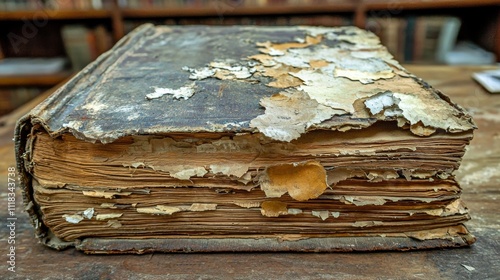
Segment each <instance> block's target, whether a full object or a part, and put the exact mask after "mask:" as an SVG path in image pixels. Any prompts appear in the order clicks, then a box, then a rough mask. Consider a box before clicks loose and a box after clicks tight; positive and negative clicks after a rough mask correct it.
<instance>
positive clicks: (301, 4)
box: [0, 0, 500, 116]
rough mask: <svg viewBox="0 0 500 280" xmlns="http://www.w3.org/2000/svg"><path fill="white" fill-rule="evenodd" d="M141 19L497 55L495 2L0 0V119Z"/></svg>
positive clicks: (499, 29) (444, 57)
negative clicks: (311, 31)
mask: <svg viewBox="0 0 500 280" xmlns="http://www.w3.org/2000/svg"><path fill="white" fill-rule="evenodd" d="M147 22H149V23H155V24H166V25H192V24H205V25H315V26H344V25H355V26H358V27H361V28H366V29H369V30H371V31H373V32H374V33H376V34H377V35H378V36H379V37H380V38H381V40H382V43H383V44H384V45H385V46H387V48H388V49H389V51H390V52H391V53H392V54H393V55H394V56H395V58H396V59H397V60H399V61H401V62H403V63H407V64H409V63H411V64H449V65H463V64H469V65H470V64H477V65H484V64H495V63H496V62H497V61H498V58H500V0H433V1H429V0H417V1H406V0H399V1H398V0H385V1H384V0H352V1H349V0H0V116H1V115H5V114H7V113H9V112H11V111H12V110H14V109H15V108H17V107H18V106H20V105H22V104H23V103H25V102H27V101H29V100H32V99H34V98H35V97H36V96H37V95H39V94H40V93H41V92H44V91H46V90H47V89H49V88H51V87H54V86H55V85H57V84H59V83H61V82H62V81H64V80H65V79H67V78H68V77H70V76H71V75H72V74H73V73H75V72H77V71H78V70H80V69H82V68H83V67H85V65H87V64H88V63H89V62H91V61H93V60H94V59H96V58H97V57H98V56H99V55H100V54H102V53H103V52H105V51H107V50H108V49H110V48H111V47H112V46H113V44H114V43H116V42H117V41H118V40H119V39H120V38H122V37H123V36H124V35H125V34H127V33H128V32H130V31H131V30H133V29H134V28H135V27H137V26H139V25H141V24H143V23H147Z"/></svg>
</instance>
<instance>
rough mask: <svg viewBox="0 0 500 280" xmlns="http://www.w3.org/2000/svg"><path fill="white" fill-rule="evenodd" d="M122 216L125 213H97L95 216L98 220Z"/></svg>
mask: <svg viewBox="0 0 500 280" xmlns="http://www.w3.org/2000/svg"><path fill="white" fill-rule="evenodd" d="M121 216H123V213H108V214H97V215H96V216H95V219H96V220H98V221H103V220H109V219H115V218H120V217H121Z"/></svg>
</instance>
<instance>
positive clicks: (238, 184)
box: [15, 25, 475, 253]
mask: <svg viewBox="0 0 500 280" xmlns="http://www.w3.org/2000/svg"><path fill="white" fill-rule="evenodd" d="M474 128H475V125H474V123H473V121H472V120H471V117H470V116H469V115H468V114H467V113H466V112H465V111H464V110H463V109H462V108H461V107H459V106H458V105H456V104H454V103H453V102H452V101H450V100H449V98H448V97H446V96H445V95H443V94H442V93H441V92H439V91H438V90H436V89H434V88H432V87H431V86H429V85H428V84H426V83H425V82H424V81H422V80H421V79H419V78H417V77H415V76H413V75H412V74H410V73H408V72H407V71H406V70H405V69H404V68H403V67H402V66H401V65H400V64H399V63H398V62H397V61H395V60H394V59H393V58H392V56H391V55H390V54H389V53H388V52H387V50H386V48H385V47H383V46H382V45H381V44H380V41H379V39H378V38H377V37H376V36H375V35H373V34H372V33H369V32H366V31H363V30H360V29H357V28H354V27H341V28H319V27H203V26H191V27H166V26H157V27H154V26H152V25H144V26H141V27H139V28H138V29H136V30H135V31H133V32H132V33H130V34H129V35H127V36H126V37H125V38H124V39H122V40H121V41H120V42H119V43H118V44H117V45H116V46H114V47H113V49H112V50H111V51H109V52H107V53H105V54H104V55H102V56H100V57H99V58H98V59H97V60H96V61H95V62H93V63H91V64H90V65H89V66H87V67H86V68H85V69H84V70H82V72H80V73H79V74H78V75H76V76H75V77H74V78H73V79H72V80H71V81H69V82H68V83H67V84H66V85H64V86H63V87H62V88H60V89H59V90H58V91H57V92H55V93H54V94H53V95H52V96H51V97H50V98H48V99H47V100H46V101H44V102H43V103H41V104H40V105H39V106H38V107H36V108H35V109H34V110H33V111H32V112H30V113H29V114H28V115H26V116H25V117H23V118H22V119H21V120H20V121H19V122H18V126H17V132H16V137H15V140H16V149H17V151H16V152H17V160H18V167H19V169H20V170H21V173H22V184H23V188H24V196H25V202H26V208H27V209H28V212H29V213H30V215H31V218H32V221H33V223H34V225H35V228H36V233H37V236H38V237H39V238H40V239H41V240H42V242H43V243H44V244H46V245H48V246H51V247H53V248H58V249H61V248H65V247H67V246H76V248H78V249H79V250H83V251H85V252H87V253H124V252H127V253H129V252H131V253H144V252H151V251H164V252H170V251H174V252H175V251H280V250H282V251H285V250H292V251H364V250H408V249H423V248H436V247H458V246H467V245H469V244H471V243H472V242H474V237H473V236H472V235H470V234H469V232H468V231H467V229H466V227H465V226H464V225H463V223H464V222H465V221H467V220H468V219H469V215H468V212H467V208H466V207H465V206H464V203H463V202H462V201H461V199H460V193H461V190H460V187H459V186H458V184H457V182H456V181H455V179H454V177H453V174H452V173H453V171H454V170H456V169H457V168H459V165H460V161H461V158H462V156H463V154H464V149H465V147H466V146H467V145H468V143H469V141H470V140H471V139H472V136H473V134H472V132H473V130H474Z"/></svg>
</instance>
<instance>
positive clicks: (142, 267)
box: [0, 66, 500, 279]
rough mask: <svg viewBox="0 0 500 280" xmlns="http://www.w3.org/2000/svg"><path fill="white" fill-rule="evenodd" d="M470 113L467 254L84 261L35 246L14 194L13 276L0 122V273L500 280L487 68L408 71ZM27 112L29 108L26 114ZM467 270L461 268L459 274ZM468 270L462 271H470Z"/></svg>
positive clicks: (497, 102) (499, 169) (465, 179)
mask: <svg viewBox="0 0 500 280" xmlns="http://www.w3.org/2000/svg"><path fill="white" fill-rule="evenodd" d="M408 69H409V70H410V71H411V72H413V73H415V74H416V75H417V76H420V77H422V78H424V80H426V81H427V82H429V83H430V84H431V85H433V86H435V87H437V88H438V89H441V90H442V91H443V92H445V93H446V94H448V95H449V96H450V97H451V98H452V99H453V100H454V101H455V102H457V103H458V104H460V105H461V106H463V107H465V108H466V109H468V110H469V111H470V112H471V113H472V115H473V116H474V119H475V121H476V122H477V125H478V127H479V129H478V130H477V131H476V133H475V138H474V140H473V141H472V144H471V146H470V147H469V150H468V152H467V154H466V156H465V158H464V160H463V162H462V166H461V168H460V170H459V171H458V172H457V173H456V175H457V178H458V180H459V182H460V183H461V185H462V187H463V188H464V192H463V199H464V201H465V202H466V203H467V205H468V207H469V209H470V212H471V216H472V220H471V221H470V222H468V223H467V225H468V227H469V229H470V230H471V231H472V233H473V234H474V235H476V237H477V239H478V240H477V242H476V243H475V244H474V245H473V246H472V247H470V248H463V249H453V250H430V251H417V252H375V253H333V254H319V253H316V254H314V253H272V254H271V253H261V254H256V253H252V254H249V253H240V254H231V253H224V254H147V255H114V256H93V255H90V256H89V255H84V254H83V253H80V252H78V251H75V250H74V249H68V250H65V251H62V252H57V251H54V250H51V249H49V248H46V247H44V246H42V245H40V244H38V242H37V240H36V239H35V238H34V236H33V228H32V226H31V224H29V222H28V217H27V215H26V213H24V212H23V211H22V205H21V204H22V203H21V196H20V194H19V192H18V193H17V209H16V215H17V217H18V220H17V223H16V226H17V227H16V273H15V274H14V273H11V272H8V271H7V263H6V261H7V256H6V254H7V253H8V252H7V250H8V246H9V245H8V244H7V236H8V234H9V231H8V228H7V226H5V224H6V222H7V194H6V192H7V186H6V185H7V168H8V167H9V166H14V154H13V143H12V141H11V140H10V139H11V138H12V129H13V128H12V123H13V120H15V119H17V117H18V116H19V115H20V114H21V113H22V112H21V111H17V113H16V112H14V113H13V115H12V116H9V117H7V118H4V119H2V120H0V123H1V122H3V123H5V125H4V127H0V155H1V162H0V187H1V189H0V219H1V222H2V227H1V229H0V233H1V235H0V237H1V241H0V252H1V257H0V259H1V261H0V267H1V272H0V275H2V276H1V277H0V278H4V277H5V276H7V277H10V278H12V279H26V278H31V279H71V278H78V279H80V278H83V279H111V278H113V279H114V278H118V279H127V278H133V279H165V278H168V279H221V278H226V279H233V278H236V279H500V232H499V230H500V214H499V207H498V203H499V202H500V186H499V183H500V145H499V144H500V95H492V94H488V93H486V92H485V91H484V90H483V89H482V88H481V87H480V86H478V85H477V84H476V83H475V82H474V81H472V80H471V78H470V77H471V73H473V72H475V71H480V70H483V69H486V68H484V67H446V66H408ZM25 110H26V108H25ZM464 265H465V266H464ZM466 266H467V267H468V268H469V269H467V267H466Z"/></svg>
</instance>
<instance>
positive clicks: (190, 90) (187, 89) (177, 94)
mask: <svg viewBox="0 0 500 280" xmlns="http://www.w3.org/2000/svg"><path fill="white" fill-rule="evenodd" d="M195 92H196V85H195V83H194V82H193V83H191V84H189V85H187V86H183V87H181V88H178V89H172V88H155V91H154V92H153V93H150V94H148V95H146V99H148V100H151V99H156V98H160V97H162V96H164V95H167V94H170V95H172V96H173V97H174V98H175V99H181V98H182V99H184V100H187V99H189V98H190V97H191V96H193V95H194V93H195Z"/></svg>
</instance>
